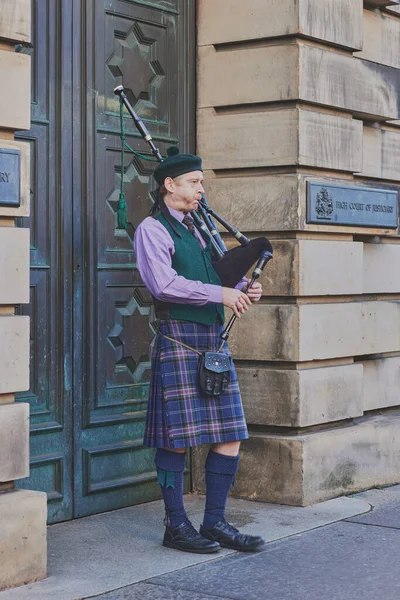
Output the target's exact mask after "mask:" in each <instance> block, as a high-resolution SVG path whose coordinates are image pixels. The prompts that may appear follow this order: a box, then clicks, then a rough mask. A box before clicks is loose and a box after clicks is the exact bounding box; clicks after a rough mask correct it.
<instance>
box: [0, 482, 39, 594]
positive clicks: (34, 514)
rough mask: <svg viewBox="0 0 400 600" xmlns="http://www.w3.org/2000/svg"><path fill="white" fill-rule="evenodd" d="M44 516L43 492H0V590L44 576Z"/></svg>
mask: <svg viewBox="0 0 400 600" xmlns="http://www.w3.org/2000/svg"><path fill="white" fill-rule="evenodd" d="M46 516H47V496H46V494H45V493H44V492H33V491H29V490H14V491H12V492H6V493H3V494H0V564H1V576H0V590H5V589H7V588H11V587H16V586H19V585H24V584H27V583H33V582H34V581H39V580H40V579H44V578H45V577H46V568H47V540H46Z"/></svg>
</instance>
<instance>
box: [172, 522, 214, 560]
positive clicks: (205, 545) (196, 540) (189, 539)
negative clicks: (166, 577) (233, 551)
mask: <svg viewBox="0 0 400 600" xmlns="http://www.w3.org/2000/svg"><path fill="white" fill-rule="evenodd" d="M163 546H167V547H168V548H175V550H182V551H183V552H196V553H197V554H211V553H212V552H218V550H219V549H220V547H221V546H220V545H219V544H218V542H215V541H214V540H211V541H210V540H209V539H207V538H205V537H203V536H202V535H200V533H199V532H198V531H196V529H195V528H194V527H193V525H192V524H191V522H190V521H184V522H183V523H181V524H180V525H178V527H168V526H166V528H165V533H164V540H163Z"/></svg>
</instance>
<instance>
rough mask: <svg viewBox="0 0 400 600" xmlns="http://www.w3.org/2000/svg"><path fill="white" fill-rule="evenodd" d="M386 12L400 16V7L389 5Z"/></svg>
mask: <svg viewBox="0 0 400 600" xmlns="http://www.w3.org/2000/svg"><path fill="white" fill-rule="evenodd" d="M385 10H387V11H388V12H391V13H394V14H399V13H400V6H398V5H397V6H396V5H393V6H392V5H389V6H385Z"/></svg>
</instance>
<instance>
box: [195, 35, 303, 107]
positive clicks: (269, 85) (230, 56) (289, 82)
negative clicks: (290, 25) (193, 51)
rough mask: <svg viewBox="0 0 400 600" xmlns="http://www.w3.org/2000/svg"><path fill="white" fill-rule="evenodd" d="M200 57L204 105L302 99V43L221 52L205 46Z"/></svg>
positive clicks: (201, 100) (200, 95) (201, 49)
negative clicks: (300, 69)
mask: <svg viewBox="0 0 400 600" xmlns="http://www.w3.org/2000/svg"><path fill="white" fill-rule="evenodd" d="M198 57H199V85H198V94H199V96H198V106H199V107H201V108H204V107H210V106H211V107H213V106H231V105H235V104H254V103H257V102H275V101H279V100H292V99H297V98H299V86H300V82H299V46H298V45H297V44H295V43H293V42H288V43H286V44H282V45H275V46H263V47H258V48H239V49H235V50H231V49H229V48H227V49H226V50H223V49H222V50H220V51H218V52H217V50H216V49H215V47H214V46H203V47H200V48H199V54H198ZM238 81H240V82H241V83H240V85H237V82H238Z"/></svg>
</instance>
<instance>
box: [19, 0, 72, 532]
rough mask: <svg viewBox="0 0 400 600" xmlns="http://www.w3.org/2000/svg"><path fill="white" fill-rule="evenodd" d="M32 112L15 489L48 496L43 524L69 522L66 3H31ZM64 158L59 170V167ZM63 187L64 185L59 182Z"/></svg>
mask: <svg viewBox="0 0 400 600" xmlns="http://www.w3.org/2000/svg"><path fill="white" fill-rule="evenodd" d="M32 23H33V24H34V27H33V32H32V42H33V45H34V51H33V55H32V92H31V93H32V107H31V122H32V126H31V129H30V131H29V132H22V133H21V134H19V136H18V138H19V139H21V140H24V141H26V142H27V143H29V144H30V148H31V217H30V218H29V219H20V223H19V225H20V226H23V227H29V228H30V232H31V281H30V289H31V294H30V305H29V306H26V305H25V306H23V307H21V308H20V310H19V312H20V314H21V313H22V314H25V315H29V316H30V325H31V334H30V340H31V362H30V390H29V392H27V393H21V394H18V400H20V401H23V402H29V404H30V413H31V449H30V452H31V465H30V477H29V478H27V479H24V480H20V481H18V482H17V484H18V487H24V488H29V489H36V490H42V491H46V492H47V494H48V500H49V505H48V511H49V522H55V521H62V520H65V519H70V518H72V514H73V509H72V419H71V414H72V410H71V407H72V390H71V381H70V369H69V361H70V357H71V316H72V307H71V301H70V298H71V281H70V275H69V273H70V262H71V258H70V252H71V246H72V238H71V227H70V222H71V218H70V197H69V185H68V179H69V178H68V177H67V178H65V177H63V175H64V174H65V171H66V170H67V169H68V166H69V165H70V158H69V157H68V156H66V154H67V153H68V147H70V146H71V142H70V140H68V138H70V134H68V111H67V110H66V107H67V106H68V102H69V103H70V100H69V99H68V95H66V96H64V97H61V95H60V93H59V90H60V86H62V85H63V84H64V83H65V81H67V80H68V67H67V70H66V69H65V65H66V64H67V65H68V58H69V56H70V51H71V50H70V45H69V44H68V43H67V40H68V37H67V38H66V39H64V40H63V43H62V44H59V43H58V42H57V39H60V36H61V35H63V34H64V38H65V32H66V31H68V32H69V38H70V37H71V35H72V21H71V10H70V7H69V4H68V2H63V3H62V2H60V0H57V1H54V2H46V1H43V0H34V1H33V2H32ZM63 161H64V163H65V164H64V166H63ZM63 183H64V185H62V184H63Z"/></svg>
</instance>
